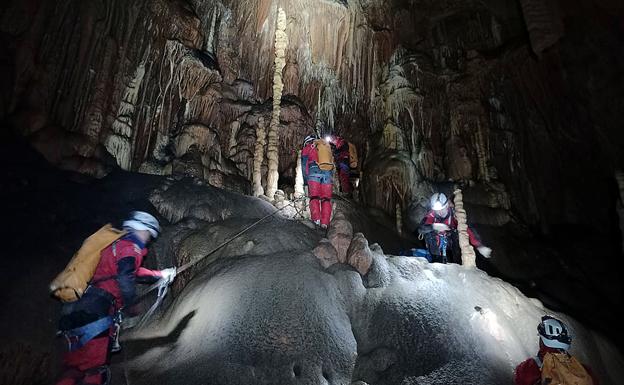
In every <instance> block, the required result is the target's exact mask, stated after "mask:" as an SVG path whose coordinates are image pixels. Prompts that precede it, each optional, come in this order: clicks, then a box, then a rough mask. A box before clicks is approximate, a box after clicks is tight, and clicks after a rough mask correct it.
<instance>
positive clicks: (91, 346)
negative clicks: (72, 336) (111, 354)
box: [56, 336, 109, 385]
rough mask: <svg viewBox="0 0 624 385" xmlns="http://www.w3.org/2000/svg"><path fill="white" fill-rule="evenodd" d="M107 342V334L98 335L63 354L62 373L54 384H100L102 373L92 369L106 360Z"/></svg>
mask: <svg viewBox="0 0 624 385" xmlns="http://www.w3.org/2000/svg"><path fill="white" fill-rule="evenodd" d="M108 344H109V337H108V336H104V337H98V338H94V339H92V340H91V341H89V342H87V343H86V345H85V346H83V347H82V348H80V349H77V350H74V351H72V352H66V353H65V354H63V374H62V375H61V378H60V379H59V381H58V382H57V383H56V385H75V384H83V383H84V384H97V385H100V384H102V383H103V381H104V379H103V378H102V374H101V373H100V372H99V371H96V370H94V369H95V368H100V367H102V366H104V365H106V363H107V362H108Z"/></svg>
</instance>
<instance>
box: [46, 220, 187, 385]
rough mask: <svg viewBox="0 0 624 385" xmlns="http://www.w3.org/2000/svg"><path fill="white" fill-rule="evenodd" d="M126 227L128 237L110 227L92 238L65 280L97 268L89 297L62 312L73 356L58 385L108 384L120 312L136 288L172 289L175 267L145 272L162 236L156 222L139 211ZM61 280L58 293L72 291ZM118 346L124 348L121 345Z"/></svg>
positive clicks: (68, 304)
mask: <svg viewBox="0 0 624 385" xmlns="http://www.w3.org/2000/svg"><path fill="white" fill-rule="evenodd" d="M123 228H124V232H119V231H115V230H114V229H111V228H110V226H105V227H104V228H103V229H101V230H100V231H98V232H97V233H96V234H94V235H93V236H91V237H89V238H88V239H87V240H86V241H85V243H84V244H83V246H82V248H81V250H79V252H78V253H77V255H76V256H75V257H74V258H73V259H72V261H70V263H69V265H68V266H67V268H66V269H65V271H64V272H63V273H61V275H59V277H68V276H71V275H72V274H71V272H76V271H83V272H84V271H93V269H92V268H90V267H89V266H88V265H89V264H90V263H91V264H94V265H95V268H94V273H93V274H92V276H91V277H88V278H87V279H88V280H89V284H88V286H87V287H86V289H85V290H84V292H81V295H80V296H79V298H78V299H77V300H76V301H73V302H66V303H64V304H63V307H62V310H61V318H60V321H59V330H60V331H59V334H61V335H62V336H64V337H65V338H66V340H67V343H68V351H67V352H66V353H65V354H64V355H63V373H62V375H61V378H60V379H59V381H58V382H57V384H58V385H71V384H83V383H88V384H103V383H108V381H109V380H110V375H109V374H108V373H109V371H108V366H107V365H108V356H109V353H110V351H111V348H112V347H113V346H111V337H112V336H113V334H116V333H117V332H118V328H119V327H118V326H117V327H115V324H116V323H117V322H118V321H119V318H118V317H119V316H120V314H121V313H120V310H121V309H122V308H125V309H128V308H129V307H130V306H131V305H132V304H133V302H134V301H135V297H136V288H135V283H137V282H138V283H154V282H156V281H158V280H159V279H161V280H163V282H165V283H166V284H169V283H171V282H172V281H173V279H174V278H175V275H176V268H175V267H172V268H168V269H164V270H160V271H153V270H149V269H146V268H144V267H141V264H142V262H143V258H144V257H145V255H146V254H147V248H146V246H147V244H148V243H149V242H150V241H151V240H152V239H154V238H156V237H158V234H159V232H160V226H159V223H158V220H156V218H154V217H153V216H152V215H151V214H148V213H146V212H142V211H134V212H132V213H131V215H130V218H128V220H126V221H124V223H123ZM111 232H112V233H114V234H115V235H112V237H113V238H117V239H114V240H113V242H112V243H109V244H108V245H103V246H104V248H103V249H101V248H100V249H101V250H100V249H98V247H94V246H93V245H94V242H97V239H101V238H102V234H103V233H104V234H105V233H111ZM105 243H106V242H105ZM85 250H88V252H85ZM88 253H92V254H93V253H97V254H99V258H97V255H96V257H95V258H94V257H82V255H86V254H88ZM95 263H97V264H95ZM83 274H84V273H83ZM59 281H62V279H61V280H59V278H58V277H57V279H56V280H55V281H54V283H53V285H52V286H53V288H59V287H60V288H68V287H69V285H67V284H65V285H64V284H62V283H59ZM65 281H66V282H69V281H71V280H70V279H65ZM115 342H116V341H115ZM113 345H116V346H115V348H116V349H119V346H118V344H116V343H115V344H113Z"/></svg>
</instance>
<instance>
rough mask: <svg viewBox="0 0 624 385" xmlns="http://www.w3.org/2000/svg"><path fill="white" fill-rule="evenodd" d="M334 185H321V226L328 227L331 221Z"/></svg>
mask: <svg viewBox="0 0 624 385" xmlns="http://www.w3.org/2000/svg"><path fill="white" fill-rule="evenodd" d="M333 187H334V185H333V184H332V183H331V179H330V183H324V184H322V185H321V193H320V196H321V199H322V203H321V226H325V227H327V226H329V221H330V220H331V213H332V202H331V198H332V190H333Z"/></svg>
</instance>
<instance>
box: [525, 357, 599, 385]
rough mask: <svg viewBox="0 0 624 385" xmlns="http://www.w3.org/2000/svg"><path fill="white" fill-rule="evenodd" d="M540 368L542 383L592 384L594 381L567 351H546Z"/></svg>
mask: <svg viewBox="0 0 624 385" xmlns="http://www.w3.org/2000/svg"><path fill="white" fill-rule="evenodd" d="M537 360H539V359H536V361H537ZM538 365H539V362H538ZM541 368H542V382H541V383H542V385H593V383H594V382H593V380H592V378H591V376H590V375H589V373H588V372H587V370H586V369H585V367H584V366H583V365H582V364H581V363H580V362H579V361H578V360H577V359H576V358H575V357H573V356H571V355H569V354H568V353H546V355H545V356H544V361H543V363H542V365H541Z"/></svg>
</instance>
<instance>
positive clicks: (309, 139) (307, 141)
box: [303, 134, 318, 146]
mask: <svg viewBox="0 0 624 385" xmlns="http://www.w3.org/2000/svg"><path fill="white" fill-rule="evenodd" d="M317 139H318V136H317V135H316V134H312V135H308V136H306V137H305V139H303V145H304V146H305V145H307V144H308V143H310V142H312V141H313V140H317Z"/></svg>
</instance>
